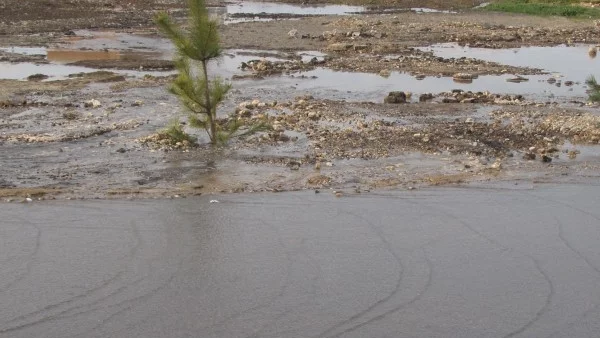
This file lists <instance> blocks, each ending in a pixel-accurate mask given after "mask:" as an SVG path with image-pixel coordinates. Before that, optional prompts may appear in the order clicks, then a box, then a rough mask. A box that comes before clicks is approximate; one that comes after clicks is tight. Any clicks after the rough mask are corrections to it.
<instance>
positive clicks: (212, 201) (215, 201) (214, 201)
mask: <svg viewBox="0 0 600 338" xmlns="http://www.w3.org/2000/svg"><path fill="white" fill-rule="evenodd" d="M210 203H219V201H217V200H210Z"/></svg>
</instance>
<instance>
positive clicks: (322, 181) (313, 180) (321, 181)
mask: <svg viewBox="0 0 600 338" xmlns="http://www.w3.org/2000/svg"><path fill="white" fill-rule="evenodd" d="M329 182H331V177H328V176H325V175H321V174H316V175H313V176H311V177H309V178H308V179H307V180H306V183H308V184H309V185H312V186H326V185H328V184H329Z"/></svg>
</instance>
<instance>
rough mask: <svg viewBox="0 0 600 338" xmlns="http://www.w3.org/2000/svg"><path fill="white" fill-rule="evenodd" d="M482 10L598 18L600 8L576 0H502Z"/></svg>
mask: <svg viewBox="0 0 600 338" xmlns="http://www.w3.org/2000/svg"><path fill="white" fill-rule="evenodd" d="M484 10H487V11H496V12H508V13H522V14H529V15H539V16H563V17H568V18H600V8H592V7H584V6H581V5H580V1H576V0H522V1H517V0H503V1H499V2H494V3H491V4H489V5H487V6H486V7H484Z"/></svg>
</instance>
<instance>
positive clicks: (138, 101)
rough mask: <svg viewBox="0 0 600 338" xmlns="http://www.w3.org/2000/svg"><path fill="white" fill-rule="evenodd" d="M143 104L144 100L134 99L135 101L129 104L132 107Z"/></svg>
mask: <svg viewBox="0 0 600 338" xmlns="http://www.w3.org/2000/svg"><path fill="white" fill-rule="evenodd" d="M143 104H144V101H142V100H135V102H134V103H132V104H131V106H132V107H139V106H141V105H143Z"/></svg>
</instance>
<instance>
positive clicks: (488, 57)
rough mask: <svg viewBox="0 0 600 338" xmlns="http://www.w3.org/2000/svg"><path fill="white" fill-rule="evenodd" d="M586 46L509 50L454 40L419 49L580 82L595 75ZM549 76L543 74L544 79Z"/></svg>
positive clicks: (596, 63)
mask: <svg viewBox="0 0 600 338" xmlns="http://www.w3.org/2000/svg"><path fill="white" fill-rule="evenodd" d="M589 48H590V46H587V45H579V46H565V45H561V46H556V47H522V48H510V49H488V48H470V47H461V46H459V45H457V44H455V43H447V44H439V45H434V46H431V47H424V48H420V49H421V50H423V51H431V52H433V53H434V54H435V55H436V56H441V57H444V58H460V57H469V58H476V59H481V60H485V61H493V62H498V63H500V64H505V65H510V66H518V67H533V68H541V69H544V70H545V71H548V72H552V73H558V74H560V75H562V76H563V77H565V79H564V80H571V81H575V82H581V83H583V82H584V81H585V79H586V78H587V77H588V76H589V75H595V76H596V77H598V75H600V72H599V71H598V70H597V69H598V67H599V66H600V57H599V58H592V57H590V56H589V54H588V50H589ZM548 77H549V76H546V78H548Z"/></svg>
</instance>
